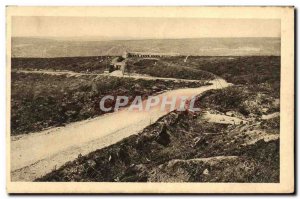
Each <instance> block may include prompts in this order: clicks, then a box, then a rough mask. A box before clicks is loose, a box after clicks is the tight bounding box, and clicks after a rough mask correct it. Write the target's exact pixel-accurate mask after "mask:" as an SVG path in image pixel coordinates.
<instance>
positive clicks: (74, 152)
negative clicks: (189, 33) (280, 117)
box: [10, 79, 230, 181]
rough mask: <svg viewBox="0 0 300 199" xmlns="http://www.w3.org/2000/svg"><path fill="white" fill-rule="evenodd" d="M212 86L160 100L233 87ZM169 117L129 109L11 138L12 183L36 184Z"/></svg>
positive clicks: (218, 82)
mask: <svg viewBox="0 0 300 199" xmlns="http://www.w3.org/2000/svg"><path fill="white" fill-rule="evenodd" d="M211 83H212V85H209V86H203V87H199V88H187V89H178V90H173V91H168V92H165V93H162V94H160V95H159V96H160V97H162V96H183V95H184V96H190V97H191V96H194V95H197V94H200V93H202V92H204V91H207V90H210V89H221V88H224V87H227V86H229V85H230V84H229V83H227V82H226V81H225V80H223V79H215V80H213V81H211ZM167 113H168V110H165V111H161V110H160V108H159V107H153V108H151V109H150V111H147V112H145V111H143V112H137V111H130V110H128V108H126V109H123V110H121V111H118V112H114V113H110V114H106V115H103V116H99V117H97V118H94V119H91V120H86V121H82V122H76V123H73V124H70V125H67V126H65V127H59V128H53V129H50V130H45V131H42V132H40V133H32V134H27V135H23V136H18V137H14V136H12V137H11V162H10V163H11V164H10V165H11V171H12V172H11V180H12V181H33V180H34V179H36V178H38V177H41V176H43V175H45V174H47V173H49V172H50V171H52V170H53V169H55V168H58V167H60V166H62V165H63V164H65V163H66V162H68V161H72V160H74V159H76V158H77V157H78V155H79V154H81V155H85V154H88V153H90V152H92V151H95V150H97V149H100V148H103V147H106V146H109V145H111V144H114V143H116V142H118V141H120V140H122V139H123V138H126V137H128V136H130V135H133V134H137V133H138V132H139V131H141V130H143V129H144V128H145V127H146V126H148V125H149V124H151V123H153V122H155V121H156V120H157V119H158V118H160V117H161V116H163V115H165V114H167Z"/></svg>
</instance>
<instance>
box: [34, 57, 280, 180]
mask: <svg viewBox="0 0 300 199" xmlns="http://www.w3.org/2000/svg"><path fill="white" fill-rule="evenodd" d="M151 62H153V61H150V63H149V60H147V61H141V60H132V68H131V69H132V70H135V72H144V73H146V74H150V72H151V73H152V75H155V74H157V76H159V74H161V73H160V71H159V70H157V68H156V69H155V70H150V69H146V68H144V66H146V65H148V64H149V67H150V68H151V67H161V70H163V69H164V68H166V67H170V68H172V67H179V66H181V67H188V68H189V69H191V70H198V71H200V70H204V71H208V72H210V73H214V74H216V75H218V76H220V77H223V78H224V79H226V80H227V81H229V82H232V83H234V85H233V86H231V87H228V88H225V89H222V90H210V91H207V92H205V93H203V94H201V95H199V96H198V97H197V101H196V106H198V107H200V108H201V111H200V112H196V113H193V112H187V111H186V112H176V111H175V112H171V113H169V114H168V115H166V116H163V117H162V118H160V119H159V120H158V121H157V122H156V123H154V124H152V125H150V126H148V127H147V128H145V129H144V130H143V131H142V132H141V133H139V134H138V135H132V136H130V137H128V138H125V139H124V140H122V141H120V142H118V143H116V144H113V145H111V146H108V147H106V148H103V149H99V150H97V151H94V152H92V153H90V154H88V155H86V156H80V157H78V158H77V159H76V160H74V161H71V162H68V163H66V164H65V165H64V166H62V167H60V168H58V169H55V170H53V171H52V172H51V173H49V174H47V175H46V176H44V177H41V178H39V179H37V181H101V182H102V181H109V182H145V181H148V182H149V181H150V182H279V169H280V168H279V142H280V141H279V130H280V117H279V111H280V86H279V85H280V57H276V56H265V57H190V58H188V59H187V62H183V59H182V57H177V58H164V59H161V60H158V61H157V63H156V64H155V62H153V63H151ZM151 64H152V65H151ZM139 67H140V68H139ZM166 70H168V69H166ZM155 71H157V72H156V73H155ZM162 74H164V75H165V74H168V73H163V72H162ZM218 118H219V119H218Z"/></svg>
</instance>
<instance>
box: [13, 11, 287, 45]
mask: <svg viewBox="0 0 300 199" xmlns="http://www.w3.org/2000/svg"><path fill="white" fill-rule="evenodd" d="M280 30H281V29H280V20H277V19H200V18H100V17H56V16H55V17H38V16H36V17H32V16H30V17H27V16H25V17H19V16H18V17H13V19H12V36H18V37H86V38H87V37H97V38H99V40H101V39H145V38H155V39H167V38H170V39H174V38H203V37H280Z"/></svg>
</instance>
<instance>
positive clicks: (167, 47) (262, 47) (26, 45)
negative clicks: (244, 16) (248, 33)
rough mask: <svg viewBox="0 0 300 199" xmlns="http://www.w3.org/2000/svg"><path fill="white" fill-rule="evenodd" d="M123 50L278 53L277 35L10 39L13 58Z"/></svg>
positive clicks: (213, 53)
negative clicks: (130, 38)
mask: <svg viewBox="0 0 300 199" xmlns="http://www.w3.org/2000/svg"><path fill="white" fill-rule="evenodd" d="M124 51H140V52H160V53H179V54H181V55H200V56H246V55H247V56H252V55H280V38H200V39H144V40H108V39H104V40H97V39H95V41H92V40H91V39H90V38H87V39H86V40H84V39H74V38H70V39H66V38H41V37H39V38H29V37H13V38H12V56H13V57H78V56H102V55H121V54H122V53H123V52H124Z"/></svg>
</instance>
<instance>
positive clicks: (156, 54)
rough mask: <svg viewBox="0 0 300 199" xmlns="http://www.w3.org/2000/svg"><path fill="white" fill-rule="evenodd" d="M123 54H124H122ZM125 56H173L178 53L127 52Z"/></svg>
mask: <svg viewBox="0 0 300 199" xmlns="http://www.w3.org/2000/svg"><path fill="white" fill-rule="evenodd" d="M123 56H124V55H123ZM125 56H126V57H150V58H151V57H158V58H159V57H175V56H179V54H178V53H151V52H127V53H126V55H125Z"/></svg>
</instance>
